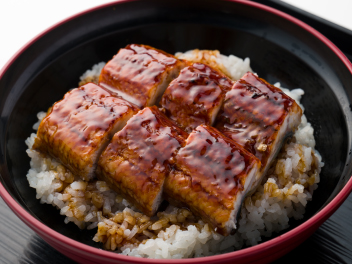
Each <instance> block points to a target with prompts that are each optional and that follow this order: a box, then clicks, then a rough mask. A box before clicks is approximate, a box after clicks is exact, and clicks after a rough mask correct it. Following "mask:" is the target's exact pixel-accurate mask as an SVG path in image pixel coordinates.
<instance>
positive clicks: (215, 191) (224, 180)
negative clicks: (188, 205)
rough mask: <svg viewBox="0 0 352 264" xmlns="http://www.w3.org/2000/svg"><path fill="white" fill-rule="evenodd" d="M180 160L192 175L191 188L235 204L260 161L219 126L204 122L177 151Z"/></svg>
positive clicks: (179, 164)
mask: <svg viewBox="0 0 352 264" xmlns="http://www.w3.org/2000/svg"><path fill="white" fill-rule="evenodd" d="M177 163H178V166H181V167H182V168H186V171H187V174H188V175H189V176H190V177H191V178H192V180H191V181H192V189H194V190H196V189H197V188H202V189H204V190H206V192H208V194H209V195H211V196H215V197H217V198H218V199H220V200H230V201H232V202H231V203H230V205H231V207H233V199H235V197H236V194H237V192H238V191H242V190H243V188H244V186H243V184H244V180H245V178H246V177H247V175H248V173H249V171H250V170H251V169H252V168H253V166H254V165H255V164H258V163H260V161H259V160H258V159H257V158H256V157H254V156H253V155H252V154H251V153H249V152H248V151H246V150H245V149H243V148H242V147H241V146H239V145H237V144H236V143H235V142H234V141H232V140H231V139H229V138H227V137H225V136H224V135H223V134H221V133H220V132H219V131H218V130H217V129H215V128H213V127H209V126H205V125H201V126H199V127H197V128H196V130H194V131H193V132H192V133H191V134H190V135H189V137H188V139H187V145H186V146H185V147H184V148H182V149H181V150H180V151H179V152H178V155H177ZM184 171H185V170H184Z"/></svg>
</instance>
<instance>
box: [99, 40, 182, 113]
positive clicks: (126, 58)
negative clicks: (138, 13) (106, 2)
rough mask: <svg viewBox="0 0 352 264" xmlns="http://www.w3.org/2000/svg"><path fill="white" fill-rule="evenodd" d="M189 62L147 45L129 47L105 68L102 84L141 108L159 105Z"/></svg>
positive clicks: (101, 77)
mask: <svg viewBox="0 0 352 264" xmlns="http://www.w3.org/2000/svg"><path fill="white" fill-rule="evenodd" d="M186 64H187V63H186V62H185V61H183V60H179V59H177V58H176V57H175V56H173V55H171V54H168V53H166V52H164V51H162V50H158V49H154V48H152V47H150V46H147V45H136V44H131V45H127V46H126V47H125V48H123V49H120V50H119V52H118V53H117V54H116V55H115V56H114V57H113V58H112V59H111V60H110V61H109V62H108V63H107V64H106V65H105V66H104V68H103V70H102V72H101V74H100V77H99V84H100V85H101V86H103V87H105V88H107V89H111V90H113V91H114V92H116V93H118V94H119V95H120V96H122V97H123V98H124V99H126V100H128V101H130V102H132V103H134V104H136V105H138V106H139V107H141V108H144V107H146V106H152V105H156V104H158V103H159V101H160V99H161V96H162V95H163V93H164V91H165V89H166V88H167V86H168V85H169V83H170V82H171V81H172V80H173V79H174V78H176V77H177V75H178V74H179V72H180V70H181V69H182V68H183V67H185V66H186Z"/></svg>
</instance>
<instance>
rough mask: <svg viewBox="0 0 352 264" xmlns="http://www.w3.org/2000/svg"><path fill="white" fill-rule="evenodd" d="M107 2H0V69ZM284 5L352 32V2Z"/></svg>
mask: <svg viewBox="0 0 352 264" xmlns="http://www.w3.org/2000/svg"><path fill="white" fill-rule="evenodd" d="M165 1H167V0H165ZM108 2H110V1H108V0H83V1H82V0H57V1H50V0H0V69H1V68H2V67H3V66H4V65H5V63H6V62H7V61H8V60H9V59H10V58H11V57H12V56H13V55H14V54H15V53H16V52H17V51H18V50H19V49H20V48H21V47H22V46H24V45H25V44H26V43H27V42H28V41H30V40H31V39H32V38H34V37H35V36H36V35H38V34H39V33H41V32H42V31H44V30H45V29H47V28H48V27H50V26H51V25H54V24H56V23H58V22H60V21H61V20H63V19H65V18H67V17H69V16H72V15H74V14H76V13H78V12H80V11H84V10H86V9H89V8H92V7H94V6H97V5H101V4H104V3H108ZM285 2H287V3H290V4H292V5H295V6H297V7H299V8H302V9H304V10H306V11H309V12H311V13H313V14H316V15H318V16H321V17H323V18H325V19H328V20H330V21H332V22H334V23H337V24H340V25H342V26H344V27H346V28H349V29H350V30H352V15H351V12H352V0H285ZM351 48H352V47H351Z"/></svg>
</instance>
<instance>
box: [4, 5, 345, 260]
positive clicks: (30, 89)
mask: <svg viewBox="0 0 352 264" xmlns="http://www.w3.org/2000/svg"><path fill="white" fill-rule="evenodd" d="M97 21H99V23H97ZM130 43H144V44H146V45H150V46H153V47H156V48H158V49H161V50H165V51H166V52H169V53H171V54H173V53H175V52H177V51H186V50H189V49H194V48H199V49H218V50H220V51H221V53H223V54H226V55H229V54H236V55H237V56H239V57H242V58H244V57H250V58H251V67H252V68H253V69H254V70H255V72H256V73H258V75H259V76H260V77H262V78H264V79H266V80H267V81H269V82H270V83H275V82H276V81H280V82H281V85H282V86H283V87H288V88H295V87H301V88H303V89H304V90H305V95H304V97H303V100H302V103H303V105H304V106H305V114H306V115H307V118H308V120H309V121H310V122H311V123H312V125H313V127H314V129H315V137H316V140H317V149H318V151H319V152H320V153H321V155H322V156H323V157H324V162H325V166H324V169H323V171H322V177H321V182H320V185H319V188H318V190H317V191H316V192H315V193H314V199H313V201H312V202H311V203H310V204H309V205H308V207H307V213H306V215H305V218H304V219H302V220H301V221H293V222H292V225H291V229H290V230H288V231H287V232H284V233H283V234H282V235H281V236H277V237H276V238H273V239H270V240H268V241H267V242H265V243H263V244H261V245H258V246H255V247H252V248H249V249H244V250H242V251H240V252H238V253H230V254H223V255H219V256H215V257H210V258H205V259H198V260H196V259H195V260H187V261H184V263H190V262H202V263H203V262H206V261H207V260H209V261H221V262H228V263H230V262H233V261H234V260H236V261H237V263H240V262H254V261H261V263H262V262H263V261H272V260H274V259H276V258H278V257H281V256H282V255H284V254H287V253H288V251H290V250H291V249H292V248H294V247H295V246H298V245H299V244H300V243H301V242H302V241H303V240H304V239H305V238H307V237H308V236H309V235H310V234H312V233H313V232H314V230H315V229H316V228H318V226H319V225H320V224H321V223H322V222H323V221H324V220H325V218H327V217H328V216H330V214H331V213H332V212H333V211H334V209H335V208H336V206H338V205H340V204H341V203H342V201H343V200H344V198H345V197H346V196H347V194H348V193H349V190H350V188H351V183H349V182H348V180H349V179H350V175H351V166H352V165H351V162H350V155H349V152H350V149H351V133H350V131H351V120H352V115H351V110H350V104H351V101H352V100H351V98H352V90H351V89H350V88H349V87H352V78H351V65H350V64H349V62H348V61H347V60H346V59H345V57H344V56H343V55H342V53H341V52H340V51H339V50H337V49H336V47H335V46H333V45H332V44H331V43H330V42H328V41H327V40H326V39H325V38H324V37H322V36H321V35H319V33H317V32H315V31H313V30H312V29H310V28H308V27H307V26H305V25H304V24H302V23H301V22H299V21H296V20H294V19H292V18H290V17H287V16H286V15H283V14H281V13H278V12H276V11H273V10H269V9H268V8H266V7H263V6H257V5H256V4H254V3H252V2H250V1H243V2H233V1H215V0H214V1H211V0H206V1H196V0H193V1H190V0H188V1H179V0H178V1H176V0H175V1H174V0H171V1H156V0H155V1H151V0H150V1H145V0H144V1H126V2H118V3H113V4H111V5H107V6H103V7H101V8H98V9H95V10H92V11H90V12H86V13H83V14H81V15H79V16H76V17H73V18H72V19H70V20H67V21H66V22H65V23H62V24H60V25H59V26H57V27H54V28H52V29H50V30H49V31H47V32H46V34H44V35H42V36H40V37H39V38H37V39H36V40H35V41H34V42H32V43H31V45H29V46H27V47H26V48H25V49H23V50H22V51H21V52H20V53H19V54H18V55H17V57H15V58H14V60H13V61H11V63H9V64H8V65H7V67H6V68H5V69H4V70H3V71H2V72H1V73H0V120H1V121H0V135H1V137H0V174H1V177H0V181H1V185H0V190H1V194H2V195H3V197H4V199H5V200H6V202H7V203H8V204H9V205H10V206H11V207H12V209H13V210H15V211H16V213H17V214H18V215H19V216H20V217H21V219H22V220H24V221H25V222H26V223H27V224H28V225H30V226H31V228H33V229H34V230H36V232H39V233H40V235H41V236H42V237H43V238H45V240H46V241H48V242H50V244H51V245H53V246H55V247H56V248H57V249H58V250H60V251H61V252H65V254H67V255H69V256H70V257H72V258H74V259H75V260H80V261H81V262H85V263H89V262H90V263H93V262H99V261H100V262H106V263H112V262H117V261H118V262H120V263H121V262H136V261H139V262H148V260H143V259H134V258H128V257H123V256H116V255H114V254H112V253H107V252H104V251H102V250H99V249H97V247H99V245H98V244H96V243H93V241H92V240H91V239H92V237H93V235H94V231H81V230H78V228H77V227H76V226H75V225H73V224H68V225H65V224H64V223H63V219H64V217H62V216H60V215H59V213H58V211H57V210H56V209H55V208H53V207H52V206H50V205H42V204H40V202H39V201H38V200H36V199H35V191H34V190H33V189H31V188H30V187H29V186H28V183H27V180H26V178H25V175H26V172H27V170H28V168H29V158H28V157H27V155H26V153H25V150H26V146H25V144H24V140H25V139H26V138H27V137H28V136H29V135H30V133H32V132H34V131H33V130H32V125H33V124H34V123H35V122H36V113H37V112H39V111H43V110H46V109H48V107H49V106H51V105H52V103H53V102H55V101H57V100H60V99H61V98H62V97H63V95H64V94H65V93H66V92H67V91H68V90H69V89H71V88H73V87H76V86H77V83H78V81H79V76H80V75H81V74H82V73H83V72H84V71H85V70H86V69H88V68H90V67H91V66H92V65H93V64H95V63H98V62H100V61H108V60H110V59H111V57H112V56H113V55H114V54H116V53H117V51H118V50H119V49H120V48H122V47H125V46H126V45H127V44H130ZM346 183H347V188H345V189H343V187H344V186H345V185H346ZM1 206H2V207H1V210H2V211H1V212H2V214H1V216H0V217H1V223H2V225H1V226H0V230H1V233H2V239H1V242H0V245H1V253H2V254H0V260H1V261H3V262H4V263H9V262H10V263H11V262H16V261H17V262H22V263H31V262H32V263H41V262H42V263H49V262H50V263H55V261H56V262H57V263H62V262H65V261H66V262H68V263H69V261H68V259H67V258H64V257H62V255H60V254H58V253H54V252H55V251H53V250H52V249H51V247H49V246H47V245H46V244H45V243H43V242H42V240H41V239H39V238H38V236H37V235H34V233H33V231H30V229H28V228H24V225H23V224H21V223H20V222H19V221H20V220H18V219H17V218H15V217H14V215H13V214H10V213H9V210H8V209H7V207H5V206H4V205H1ZM350 208H351V206H350V203H349V201H347V202H346V203H345V204H344V207H342V208H341V209H340V210H339V211H338V212H337V213H336V215H334V216H333V217H332V218H330V219H329V220H327V222H326V223H325V224H323V226H322V227H321V228H320V229H319V230H318V231H317V232H316V233H315V235H314V236H313V237H311V238H310V239H309V240H308V241H307V242H305V243H303V244H302V245H301V246H300V247H299V248H298V249H297V250H295V251H293V253H290V254H289V255H288V256H285V257H284V259H283V260H281V261H286V262H290V260H297V261H301V262H302V258H301V256H302V254H301V252H304V254H303V255H305V258H304V261H306V260H314V259H315V260H319V261H320V263H322V262H326V263H327V262H328V261H330V262H331V261H337V262H338V261H340V262H342V261H345V262H347V263H348V262H350V261H351V258H350V256H351V255H350V254H351V253H350V251H351V250H350V249H349V248H348V244H351V241H349V239H350V237H352V236H351V234H350V233H349V232H350V230H351V228H350V224H349V223H348V221H347V219H349V217H348V215H346V214H345V212H348V210H349V209H350ZM338 219H339V220H338ZM345 220H346V221H345ZM14 227H15V228H14ZM279 235H280V234H279ZM38 245H39V246H38ZM312 245H314V247H313V248H312ZM17 252H22V253H20V254H18V253H17ZM152 262H158V263H160V261H154V260H153V261H149V263H152ZM168 262H170V263H175V262H176V261H173V260H171V261H168Z"/></svg>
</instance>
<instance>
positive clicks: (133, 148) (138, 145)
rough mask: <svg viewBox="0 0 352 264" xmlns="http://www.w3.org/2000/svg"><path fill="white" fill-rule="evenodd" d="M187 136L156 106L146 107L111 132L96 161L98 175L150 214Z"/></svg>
mask: <svg viewBox="0 0 352 264" xmlns="http://www.w3.org/2000/svg"><path fill="white" fill-rule="evenodd" d="M187 136H188V134H187V133H185V132H184V131H183V130H181V129H180V128H178V127H177V126H176V125H175V124H174V123H173V122H172V121H171V120H169V119H168V118H167V117H166V116H165V115H164V114H162V113H161V112H160V111H159V109H158V108H157V107H155V106H153V107H146V108H144V109H143V110H141V111H139V112H138V113H137V114H136V115H134V116H133V117H132V118H131V119H130V120H129V121H128V122H127V124H126V126H125V127H124V128H123V129H122V130H121V131H120V132H118V133H116V134H115V136H114V137H113V139H112V141H111V143H110V144H109V145H108V147H107V148H106V150H105V151H104V152H103V154H102V155H101V158H100V160H99V167H98V171H99V173H98V177H100V178H101V179H102V180H105V181H107V182H109V183H110V185H111V186H112V188H114V189H115V190H116V191H117V192H119V193H122V194H123V195H124V196H125V197H126V198H127V199H129V200H130V201H131V200H132V201H134V204H135V206H137V208H139V209H140V210H142V211H143V212H144V213H145V214H147V215H150V216H151V215H153V214H154V213H155V209H156V205H155V203H156V202H158V200H159V199H158V198H157V197H158V195H161V193H162V187H163V184H164V180H165V177H166V175H167V174H168V173H169V170H170V166H171V165H172V164H173V163H174V157H175V155H176V153H177V151H178V150H179V149H180V148H181V147H182V146H184V145H185V139H186V138H187ZM159 202H160V201H159Z"/></svg>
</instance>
